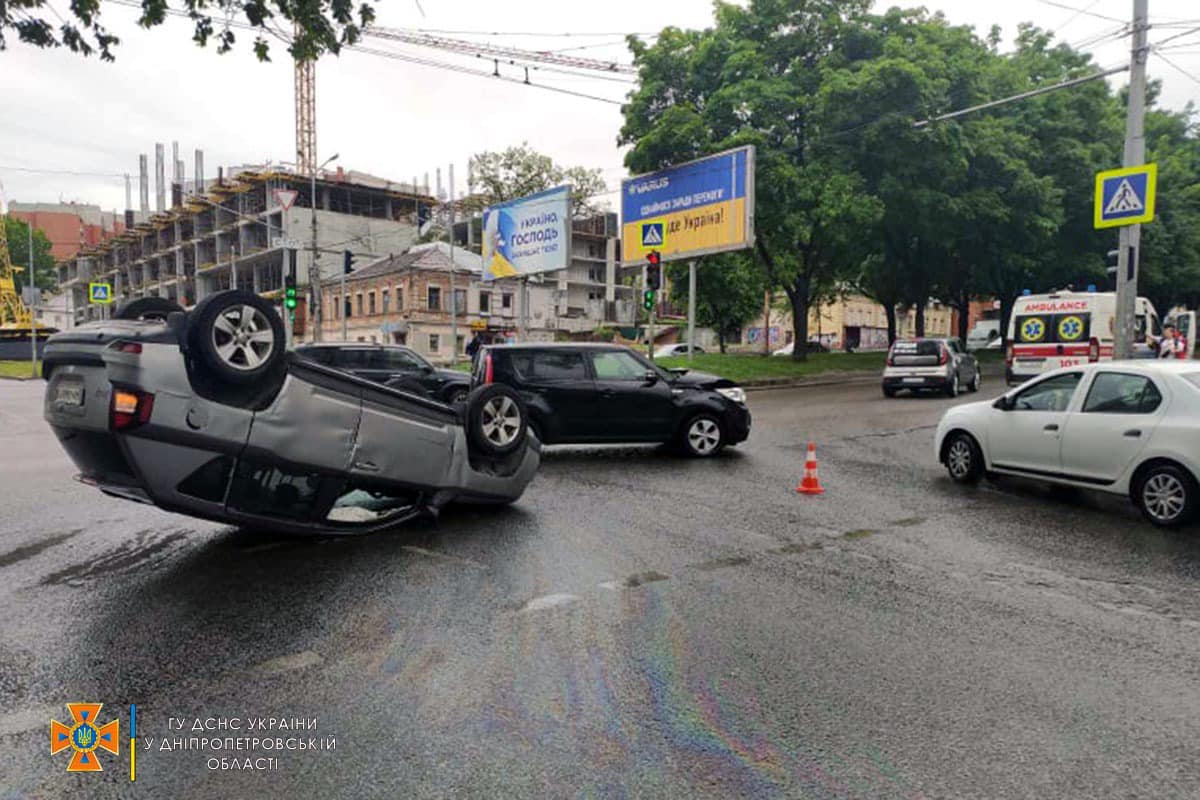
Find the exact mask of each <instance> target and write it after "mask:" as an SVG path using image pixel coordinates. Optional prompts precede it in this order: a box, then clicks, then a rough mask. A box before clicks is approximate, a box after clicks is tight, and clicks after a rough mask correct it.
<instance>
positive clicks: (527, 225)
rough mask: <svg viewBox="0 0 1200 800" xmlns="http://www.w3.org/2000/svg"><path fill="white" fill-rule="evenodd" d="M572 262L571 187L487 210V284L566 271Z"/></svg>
mask: <svg viewBox="0 0 1200 800" xmlns="http://www.w3.org/2000/svg"><path fill="white" fill-rule="evenodd" d="M570 260H571V187H570V186H558V187H556V188H554V189H547V190H546V191H544V192H538V193H537V194H531V195H527V196H525V197H520V198H517V199H516V200H509V201H508V202H506V203H497V204H496V205H494V206H488V207H487V209H485V210H484V212H483V279H484V280H495V279H496V278H511V277H519V276H521V275H534V274H536V273H539V272H550V271H552V270H556V269H566V267H567V266H568V264H569V263H570Z"/></svg>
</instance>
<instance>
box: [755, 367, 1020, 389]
mask: <svg viewBox="0 0 1200 800" xmlns="http://www.w3.org/2000/svg"><path fill="white" fill-rule="evenodd" d="M983 374H984V375H985V376H986V377H989V378H996V377H999V378H1003V377H1004V365H1003V364H998V365H997V364H984V365H983ZM878 382H879V373H877V372H869V373H861V372H842V373H837V372H826V373H822V374H820V375H814V376H813V377H811V378H759V379H756V380H752V381H746V382H745V383H741V384H738V385H739V386H741V387H742V388H743V389H745V390H746V391H747V392H762V391H766V390H768V389H803V388H807V387H810V386H811V387H816V386H838V385H847V386H855V385H863V384H869V383H878Z"/></svg>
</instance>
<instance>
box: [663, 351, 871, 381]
mask: <svg viewBox="0 0 1200 800" xmlns="http://www.w3.org/2000/svg"><path fill="white" fill-rule="evenodd" d="M886 358H887V353H886V352H884V351H876V352H870V353H810V354H809V356H808V359H807V360H806V361H805V362H801V363H798V362H796V361H795V360H794V359H791V358H784V357H783V356H764V355H742V354H735V353H730V354H728V355H723V354H720V353H696V354H693V356H692V357H691V359H689V358H688V357H687V356H672V357H670V358H656V359H655V360H654V363H656V364H658V365H659V366H660V367H665V368H667V369H670V368H672V367H684V368H687V369H695V370H699V371H701V372H711V373H712V374H714V375H720V376H721V377H722V378H729V379H730V380H732V381H737V382H738V383H747V382H751V381H753V382H768V381H771V380H787V379H789V378H805V377H810V376H813V375H820V374H822V373H828V372H861V371H866V372H879V371H880V370H882V369H883V366H884V361H885V360H886Z"/></svg>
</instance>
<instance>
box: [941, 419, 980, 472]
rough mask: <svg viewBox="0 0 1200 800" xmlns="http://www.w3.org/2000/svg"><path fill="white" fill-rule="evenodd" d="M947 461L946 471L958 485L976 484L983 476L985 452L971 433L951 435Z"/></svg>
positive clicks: (947, 446) (947, 449) (947, 447)
mask: <svg viewBox="0 0 1200 800" xmlns="http://www.w3.org/2000/svg"><path fill="white" fill-rule="evenodd" d="M945 461H946V471H947V472H949V473H950V477H951V478H953V479H954V480H955V481H956V482H958V483H975V482H976V481H978V480H979V478H980V477H981V476H982V475H983V452H982V451H981V450H980V449H979V444H978V443H977V442H976V441H975V437H973V436H971V434H969V433H963V432H961V431H960V432H958V433H954V434H951V436H950V441H949V442H948V443H947V444H946V459H945Z"/></svg>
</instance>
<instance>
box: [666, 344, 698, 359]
mask: <svg viewBox="0 0 1200 800" xmlns="http://www.w3.org/2000/svg"><path fill="white" fill-rule="evenodd" d="M693 352H695V353H697V354H699V353H703V352H704V348H703V347H701V346H700V345H696V346H695V347H694V348H693ZM687 354H688V346H687V343H686V342H684V343H683V344H664V345H662V346H660V347H658V348H656V349H655V350H654V357H655V358H674V357H676V356H686V355H687Z"/></svg>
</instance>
